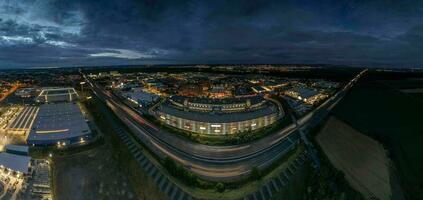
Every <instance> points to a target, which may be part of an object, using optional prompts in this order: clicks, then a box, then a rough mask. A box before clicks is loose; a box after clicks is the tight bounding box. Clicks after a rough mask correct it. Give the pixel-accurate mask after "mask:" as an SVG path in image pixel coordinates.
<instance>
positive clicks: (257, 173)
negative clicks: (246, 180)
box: [250, 167, 261, 180]
mask: <svg viewBox="0 0 423 200" xmlns="http://www.w3.org/2000/svg"><path fill="white" fill-rule="evenodd" d="M250 177H251V179H252V180H259V179H260V178H261V173H260V170H259V169H258V168H257V167H253V168H252V169H251V175H250Z"/></svg>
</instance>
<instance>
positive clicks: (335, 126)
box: [316, 117, 393, 199]
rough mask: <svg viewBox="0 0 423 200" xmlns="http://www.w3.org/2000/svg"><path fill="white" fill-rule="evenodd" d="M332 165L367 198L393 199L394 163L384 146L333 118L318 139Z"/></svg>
mask: <svg viewBox="0 0 423 200" xmlns="http://www.w3.org/2000/svg"><path fill="white" fill-rule="evenodd" d="M316 140H317V142H318V144H319V146H320V147H321V148H322V150H323V151H324V153H325V155H326V156H327V157H328V159H329V160H330V162H331V164H332V165H333V166H334V167H335V168H336V169H338V170H340V171H342V172H343V173H344V174H345V178H346V179H347V181H348V183H349V184H350V185H351V186H352V187H353V188H354V189H356V190H357V191H359V192H360V193H361V194H363V196H365V197H366V199H371V198H372V197H377V198H378V199H390V198H391V196H392V190H391V182H392V181H393V180H390V170H389V168H390V163H391V162H390V160H389V159H388V157H387V155H386V150H385V149H384V148H383V146H382V144H380V143H379V142H377V141H376V140H373V139H371V138H370V137H368V136H366V135H364V134H362V133H360V132H358V131H357V130H355V129H354V128H352V127H351V126H349V125H347V124H345V123H344V122H342V121H341V120H339V119H337V118H336V117H330V118H329V120H328V121H327V122H326V124H325V126H324V127H323V129H322V130H321V131H320V132H319V133H318V135H317V136H316Z"/></svg>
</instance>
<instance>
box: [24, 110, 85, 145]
mask: <svg viewBox="0 0 423 200" xmlns="http://www.w3.org/2000/svg"><path fill="white" fill-rule="evenodd" d="M91 137H92V136H91V131H90V128H89V126H88V124H87V121H86V120H85V118H84V116H83V115H82V113H81V110H80V108H79V106H78V105H77V104H76V103H72V102H62V103H55V104H42V105H40V109H39V111H38V115H37V117H36V119H35V122H34V124H33V126H32V128H31V131H30V134H29V136H28V139H27V143H28V144H29V145H32V146H35V145H41V146H49V145H57V146H58V147H66V146H68V145H74V144H83V143H85V142H87V141H88V140H90V139H91Z"/></svg>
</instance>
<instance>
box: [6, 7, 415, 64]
mask: <svg viewBox="0 0 423 200" xmlns="http://www.w3.org/2000/svg"><path fill="white" fill-rule="evenodd" d="M182 63H187V64H188V63H328V64H346V65H356V66H396V67H423V1H419V0H416V1H410V0H401V1H399V0H375V1H371V0H358V1H354V0H350V1H343V0H322V1H318V0H309V1H306V0H291V1H282V0H277V1H276V0H275V1H258V0H245V1H236V0H227V1H219V0H213V1H206V0H204V1H201V0H193V1H178V0H168V1H166V0H162V1H159V0H145V1H132V0H115V1H111V0H109V1H106V0H104V1H100V0H96V1H91V0H90V1H88V0H66V1H57V0H0V68H17V67H55V66H84V65H125V64H182Z"/></svg>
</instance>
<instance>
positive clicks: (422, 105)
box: [334, 81, 423, 199]
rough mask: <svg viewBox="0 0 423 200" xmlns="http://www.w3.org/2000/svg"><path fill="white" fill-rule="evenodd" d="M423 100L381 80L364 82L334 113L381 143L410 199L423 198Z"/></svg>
mask: <svg viewBox="0 0 423 200" xmlns="http://www.w3.org/2000/svg"><path fill="white" fill-rule="evenodd" d="M422 113H423V101H421V100H420V99H418V98H416V97H415V96H411V95H408V94H404V93H401V92H399V91H398V90H394V89H393V88H392V87H389V86H388V84H384V83H383V82H382V81H362V82H361V83H360V84H358V85H357V86H356V87H355V88H354V89H353V90H352V91H351V93H350V94H348V95H347V96H346V97H345V99H344V100H343V102H341V103H340V104H339V105H338V106H337V107H336V108H335V110H334V114H335V116H337V117H338V118H340V119H342V120H343V121H345V122H347V123H349V124H350V125H351V126H352V127H354V128H356V129H357V130H359V131H361V132H363V133H365V134H367V135H369V136H370V137H372V138H375V139H376V140H379V141H381V142H382V143H383V144H384V145H385V147H386V148H387V149H389V152H390V157H392V159H393V160H394V162H395V166H396V168H397V170H398V172H399V174H400V176H401V181H402V185H403V188H404V189H405V190H406V191H408V192H407V193H408V194H409V197H410V198H411V199H423V126H422V122H423V121H422V119H423V117H422Z"/></svg>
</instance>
